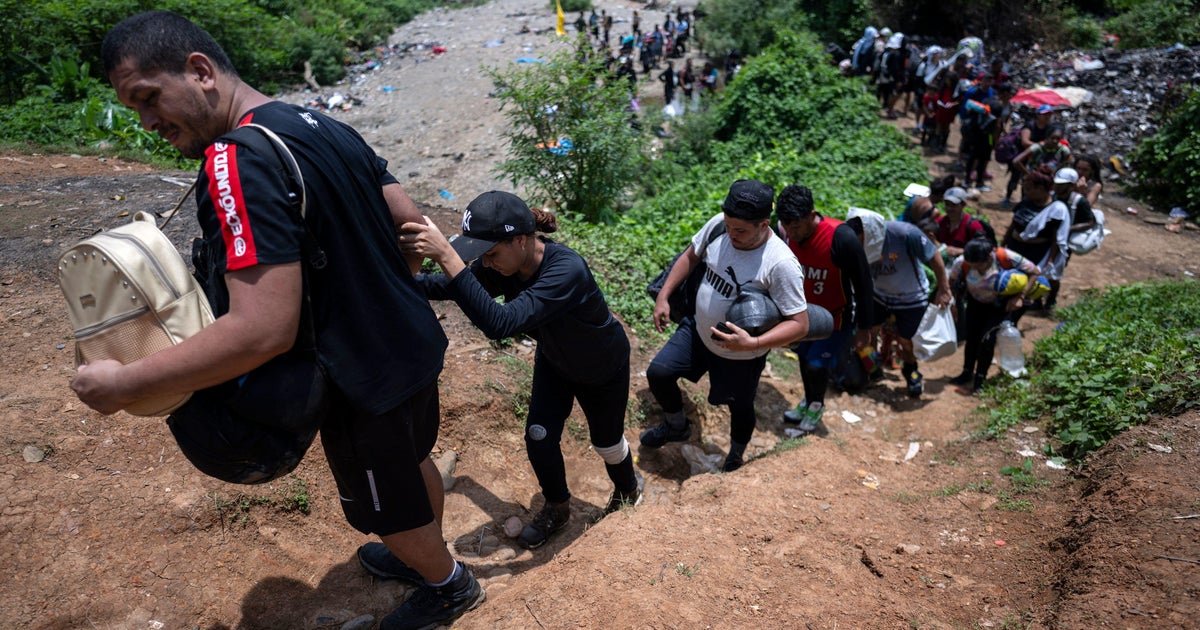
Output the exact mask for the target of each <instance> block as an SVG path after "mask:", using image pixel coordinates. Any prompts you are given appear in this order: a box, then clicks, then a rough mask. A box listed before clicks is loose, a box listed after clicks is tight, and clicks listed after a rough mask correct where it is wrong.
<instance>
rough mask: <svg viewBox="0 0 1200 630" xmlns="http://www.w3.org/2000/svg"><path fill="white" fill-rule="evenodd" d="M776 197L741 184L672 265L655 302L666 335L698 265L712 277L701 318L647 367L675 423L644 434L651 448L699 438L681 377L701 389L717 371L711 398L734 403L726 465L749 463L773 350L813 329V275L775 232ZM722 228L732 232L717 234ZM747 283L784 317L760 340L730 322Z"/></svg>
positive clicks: (699, 301)
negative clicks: (676, 301)
mask: <svg viewBox="0 0 1200 630" xmlns="http://www.w3.org/2000/svg"><path fill="white" fill-rule="evenodd" d="M774 201H775V191H774V189H773V188H771V187H770V186H768V185H766V184H764V183H762V182H760V181H756V180H752V179H742V180H738V181H736V182H734V183H733V185H732V186H730V188H729V194H728V195H727V196H726V197H725V202H724V203H723V204H721V210H722V213H721V214H718V215H716V216H714V217H713V218H712V219H709V221H708V223H706V224H705V226H704V227H703V228H701V230H700V231H699V232H698V233H697V234H696V235H695V236H693V237H692V242H691V244H690V245H688V248H687V249H686V250H684V252H683V255H681V256H680V257H679V259H678V261H676V263H675V265H674V266H673V267H672V268H671V272H670V274H668V276H667V279H666V282H665V283H664V284H663V288H662V291H661V292H660V293H659V295H658V298H657V301H656V302H655V304H654V326H655V327H656V328H657V329H658V330H660V331H661V330H663V328H664V327H665V326H666V324H667V322H668V321H670V318H669V315H670V310H671V309H670V305H669V304H668V302H667V298H668V296H670V295H671V293H672V292H674V291H675V289H676V287H678V286H680V285H681V284H682V283H683V282H684V281H685V280H686V279H687V277H688V276H689V275H690V274H691V272H692V269H694V268H696V267H697V266H698V265H704V280H703V281H702V282H701V283H700V288H699V290H698V291H697V293H696V314H695V316H693V317H685V318H683V320H682V321H680V322H679V327H678V328H676V330H675V334H674V335H672V336H671V339H670V340H669V341H668V342H667V344H666V345H665V346H663V348H662V349H661V350H659V352H658V355H657V356H655V357H654V360H653V361H651V362H650V367H649V368H647V370H646V380H647V381H648V382H649V384H650V391H651V392H652V393H653V394H654V398H655V399H656V400H657V401H658V403H659V405H661V406H662V408H663V412H664V413H665V415H666V420H665V421H664V422H663V423H661V424H659V425H657V426H654V427H651V428H649V429H647V430H645V431H643V432H642V435H641V443H642V446H645V447H647V448H659V447H661V446H663V445H664V444H666V443H667V442H683V441H686V440H687V439H688V438H689V437H691V435H692V430H691V427H690V426H689V423H688V419H687V416H686V415H685V414H684V409H683V395H682V392H681V391H680V389H679V383H678V380H679V378H680V377H683V378H686V379H688V380H690V381H692V382H693V383H694V382H696V381H698V380H700V377H701V376H703V375H704V374H705V373H708V375H709V382H710V388H709V393H708V402H709V403H710V404H713V405H729V414H730V443H729V454H728V456H727V457H726V458H725V465H724V466H723V468H722V469H723V470H724V471H726V472H729V471H733V470H737V469H738V468H740V467H741V466H742V464H743V462H744V454H745V451H746V445H747V444H749V443H750V438H751V437H752V436H753V434H754V426H755V424H756V422H757V419H756V417H755V414H754V397H755V395H756V394H757V391H758V379H759V377H760V376H761V375H762V370H763V367H764V366H765V365H766V361H767V353H768V352H770V350H771V348H778V347H783V346H787V345H790V344H792V343H794V342H796V341H799V340H800V339H802V338H803V337H804V336H805V335H806V334H807V333H808V313H807V309H808V304H807V303H806V302H805V300H804V275H803V272H802V271H801V268H800V263H799V262H798V261H797V260H796V257H795V256H794V255H793V254H792V252H791V251H790V250H789V249H788V247H787V245H786V244H784V242H783V240H782V239H780V238H778V237H777V236H776V235H775V233H774V232H773V231H771V225H770V220H771V210H772V209H773V207H774ZM722 224H723V225H724V227H725V232H724V234H721V235H720V236H717V237H716V238H710V237H711V235H712V233H713V231H714V230H717V229H718V228H719V226H721V225H722ZM739 287H741V288H743V289H747V288H748V289H753V290H757V291H760V292H763V293H766V294H767V295H768V296H769V297H770V298H771V300H772V301H773V302H775V305H776V306H778V307H779V312H780V314H781V315H782V316H783V320H782V321H781V322H780V323H779V324H778V325H776V326H774V327H773V328H771V329H769V330H767V331H765V332H762V333H761V334H760V335H758V336H754V335H751V334H750V333H749V332H748V331H746V330H744V329H742V328H739V327H738V326H737V325H735V324H733V323H731V322H728V321H726V314H727V313H728V311H729V307H730V305H732V304H733V302H734V299H735V298H736V297H737V295H738V289H739ZM722 324H723V325H724V326H725V327H727V328H728V330H729V331H730V332H722V331H721V330H720V329H719V328H718V325H722Z"/></svg>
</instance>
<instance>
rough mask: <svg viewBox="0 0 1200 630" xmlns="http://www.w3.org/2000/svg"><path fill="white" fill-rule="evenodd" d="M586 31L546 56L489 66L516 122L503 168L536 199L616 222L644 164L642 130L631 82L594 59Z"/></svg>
mask: <svg viewBox="0 0 1200 630" xmlns="http://www.w3.org/2000/svg"><path fill="white" fill-rule="evenodd" d="M590 48H591V47H590V44H589V43H588V41H587V37H586V36H582V35H581V36H578V37H577V38H576V39H575V41H574V47H573V48H564V49H561V50H559V51H558V52H556V53H554V54H553V55H551V57H550V58H549V59H547V60H546V63H539V64H525V65H514V66H511V67H510V68H507V69H503V70H501V69H495V68H493V69H489V70H488V71H487V72H488V75H489V76H490V77H491V78H492V80H493V81H494V82H495V83H496V84H497V85H498V86H500V90H499V93H500V99H501V100H502V101H503V107H504V110H505V113H506V115H507V117H508V119H509V122H510V123H511V127H510V129H509V130H508V131H507V132H506V134H505V135H506V137H507V138H508V140H509V148H508V155H509V158H508V159H507V160H506V161H505V162H503V163H502V164H501V165H500V166H499V167H498V170H499V172H501V173H502V174H504V175H505V176H507V177H509V178H510V179H511V180H512V181H513V183H514V184H517V185H523V186H525V187H526V189H527V190H528V191H529V194H530V198H531V200H533V201H534V202H538V203H544V202H546V201H554V202H557V204H558V205H559V207H560V208H562V209H563V210H565V212H566V213H567V214H568V215H578V216H580V217H582V218H583V219H584V220H586V221H590V222H598V221H604V222H608V221H612V220H613V218H614V217H615V210H614V207H615V205H616V200H617V198H618V196H619V195H620V194H621V193H622V191H623V189H624V188H625V187H626V186H627V185H628V184H629V183H630V182H631V181H632V180H633V179H634V176H635V175H636V173H637V171H638V169H639V167H640V149H641V146H642V144H643V139H642V138H643V136H642V134H641V133H640V132H638V131H637V130H635V129H633V128H632V127H631V125H630V113H629V110H628V107H629V103H630V97H629V86H628V84H627V83H626V82H625V79H624V78H621V79H617V78H616V77H614V76H612V75H611V74H609V73H607V72H605V70H604V68H603V66H602V65H599V64H598V63H597V62H596V60H594V59H592V58H590V56H589V53H590Z"/></svg>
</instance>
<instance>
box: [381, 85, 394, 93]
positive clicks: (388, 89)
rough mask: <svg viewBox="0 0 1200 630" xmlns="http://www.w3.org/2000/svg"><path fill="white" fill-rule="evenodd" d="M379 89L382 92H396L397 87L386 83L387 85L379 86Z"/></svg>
mask: <svg viewBox="0 0 1200 630" xmlns="http://www.w3.org/2000/svg"><path fill="white" fill-rule="evenodd" d="M379 91H380V92H395V91H396V88H394V87H392V86H390V85H385V86H383V87H381V88H379Z"/></svg>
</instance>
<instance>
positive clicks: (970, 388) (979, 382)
mask: <svg viewBox="0 0 1200 630" xmlns="http://www.w3.org/2000/svg"><path fill="white" fill-rule="evenodd" d="M985 380H987V377H986V376H984V375H983V374H976V375H975V376H974V377H972V379H971V381H970V383H971V384H970V385H968V384H967V383H963V384H962V385H961V386H959V387H955V388H954V390H955V391H957V392H958V393H960V394H962V395H963V396H975V395H976V394H978V393H979V392H981V391H983V383H984V381H985Z"/></svg>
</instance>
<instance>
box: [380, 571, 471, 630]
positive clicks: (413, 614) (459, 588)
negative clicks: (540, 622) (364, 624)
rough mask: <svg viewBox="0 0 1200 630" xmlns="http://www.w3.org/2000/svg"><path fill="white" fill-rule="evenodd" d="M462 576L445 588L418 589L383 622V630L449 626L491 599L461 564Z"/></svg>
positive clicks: (427, 587)
mask: <svg viewBox="0 0 1200 630" xmlns="http://www.w3.org/2000/svg"><path fill="white" fill-rule="evenodd" d="M458 566H459V567H460V568H461V570H462V573H460V574H459V576H458V579H456V580H454V581H453V582H450V583H449V584H447V585H445V586H430V585H428V584H425V585H423V586H421V587H420V588H418V589H417V590H416V592H415V593H413V594H412V597H409V598H408V599H407V600H405V602H404V603H403V604H400V607H399V608H397V609H396V610H393V611H392V613H391V614H390V615H388V616H387V617H384V618H383V621H382V622H380V624H379V629H380V630H431V629H432V628H436V627H438V626H444V625H449V624H450V623H452V622H453V621H454V620H455V619H458V618H459V617H461V616H463V614H464V613H466V612H467V611H468V610H471V609H473V608H475V607H476V606H478V605H480V604H482V603H483V600H485V599H487V593H485V592H484V590H483V587H481V586H479V582H478V581H476V580H475V576H473V575H471V571H470V570H469V569H467V567H466V565H464V564H463V563H461V562H459V563H458Z"/></svg>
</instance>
